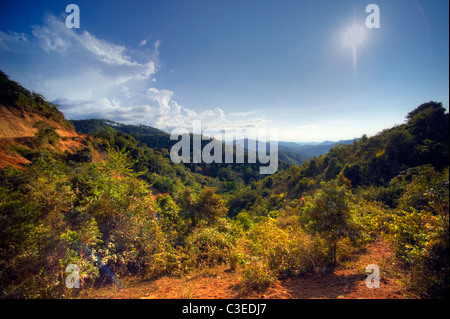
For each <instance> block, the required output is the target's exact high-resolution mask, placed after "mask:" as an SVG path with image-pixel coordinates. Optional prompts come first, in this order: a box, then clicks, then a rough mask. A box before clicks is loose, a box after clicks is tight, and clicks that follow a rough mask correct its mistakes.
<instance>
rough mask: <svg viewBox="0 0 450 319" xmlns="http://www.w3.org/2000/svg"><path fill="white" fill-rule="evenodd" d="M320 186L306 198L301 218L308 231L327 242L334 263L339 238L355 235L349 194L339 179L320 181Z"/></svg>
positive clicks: (353, 236) (354, 236)
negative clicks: (318, 235)
mask: <svg viewBox="0 0 450 319" xmlns="http://www.w3.org/2000/svg"><path fill="white" fill-rule="evenodd" d="M321 186H322V187H321V189H319V190H318V192H317V193H316V194H315V195H314V196H313V197H312V198H309V199H307V206H306V207H304V208H303V211H302V213H303V216H302V219H304V221H305V222H306V228H307V229H308V230H309V231H310V232H312V233H313V234H317V233H319V234H320V235H321V236H322V237H323V238H325V240H326V241H327V242H328V244H329V250H330V257H331V260H332V262H333V264H334V265H335V264H336V249H337V243H338V241H339V239H341V238H344V237H349V238H356V237H357V231H356V227H355V225H353V223H352V218H351V214H350V207H349V201H350V196H351V194H350V193H349V190H348V187H347V186H345V185H340V183H339V180H334V181H330V182H327V183H325V182H322V184H321Z"/></svg>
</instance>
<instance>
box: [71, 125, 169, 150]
mask: <svg viewBox="0 0 450 319" xmlns="http://www.w3.org/2000/svg"><path fill="white" fill-rule="evenodd" d="M71 122H72V124H73V125H74V127H75V129H76V131H77V132H79V133H84V134H90V135H96V134H99V133H101V132H106V131H108V130H109V128H113V129H114V130H115V131H119V132H122V133H125V134H130V135H132V136H133V137H134V139H135V140H136V141H138V142H141V143H145V144H146V145H147V146H148V147H151V148H165V149H170V147H171V146H172V145H173V143H174V142H173V141H171V140H170V135H169V134H168V133H166V132H163V131H161V130H159V129H157V128H154V127H151V126H147V125H128V124H123V123H119V122H114V121H110V120H107V119H90V120H72V121H71Z"/></svg>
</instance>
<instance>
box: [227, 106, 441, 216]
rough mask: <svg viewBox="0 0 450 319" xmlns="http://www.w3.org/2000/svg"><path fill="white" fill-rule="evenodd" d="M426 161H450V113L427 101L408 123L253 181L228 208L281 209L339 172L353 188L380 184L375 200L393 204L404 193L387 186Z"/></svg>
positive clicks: (437, 166) (408, 117)
mask: <svg viewBox="0 0 450 319" xmlns="http://www.w3.org/2000/svg"><path fill="white" fill-rule="evenodd" d="M425 165H428V166H430V167H432V168H433V169H436V170H437V171H442V170H443V169H444V168H446V167H448V165H449V114H448V112H447V111H446V109H445V108H444V107H443V106H442V103H437V102H428V103H424V104H422V105H420V106H418V107H417V108H415V109H414V110H413V111H411V112H410V113H408V114H407V115H406V121H405V123H404V124H401V125H397V126H395V127H393V128H390V129H385V130H383V131H381V132H379V133H378V134H376V135H375V136H372V137H367V136H366V135H364V136H362V138H361V139H359V140H355V141H354V142H353V143H352V144H350V145H342V144H341V145H338V146H335V147H333V148H331V149H330V151H329V152H328V153H327V154H325V155H323V156H320V157H314V158H313V159H311V160H309V161H307V162H305V164H304V165H303V166H301V167H298V166H291V167H290V168H289V169H288V170H284V171H280V172H278V173H276V174H273V175H271V176H268V177H266V178H265V179H264V180H262V181H259V182H256V183H254V184H253V185H251V186H249V187H248V188H246V189H245V190H242V191H241V193H240V194H237V195H236V196H235V197H234V198H233V199H232V200H231V201H230V202H229V208H230V212H229V213H230V214H231V215H235V214H238V213H239V212H240V211H241V210H242V209H246V210H252V209H256V208H257V209H258V210H259V211H261V208H263V209H264V210H266V211H270V210H275V209H279V208H281V207H284V205H285V204H286V203H288V202H289V201H290V200H292V199H296V198H300V197H301V196H304V195H306V194H310V193H313V192H314V191H316V190H317V189H318V188H320V183H321V182H328V181H331V180H333V179H335V178H337V177H338V176H339V175H341V176H343V177H345V178H346V179H348V180H349V182H350V183H351V186H352V187H353V188H354V189H356V188H358V187H360V188H361V187H371V189H372V190H373V189H378V191H377V193H376V194H373V195H374V198H372V199H378V200H381V201H383V202H384V203H385V204H388V205H390V206H393V205H395V203H396V201H397V200H398V198H399V197H400V196H401V192H400V191H399V190H398V189H397V190H396V191H393V192H389V191H387V190H386V189H389V187H397V186H398V185H397V186H393V184H395V183H397V182H398V178H397V179H396V177H397V176H399V178H406V179H408V181H411V179H412V176H413V175H417V173H418V172H420V171H421V169H420V168H421V167H423V166H425ZM405 183H407V181H405ZM279 194H283V196H281V197H279ZM277 196H278V197H277Z"/></svg>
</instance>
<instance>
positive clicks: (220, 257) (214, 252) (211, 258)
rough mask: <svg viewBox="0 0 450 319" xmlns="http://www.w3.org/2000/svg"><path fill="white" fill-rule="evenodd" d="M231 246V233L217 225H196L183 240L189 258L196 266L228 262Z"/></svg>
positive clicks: (209, 265)
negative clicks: (221, 229)
mask: <svg viewBox="0 0 450 319" xmlns="http://www.w3.org/2000/svg"><path fill="white" fill-rule="evenodd" d="M232 247H233V241H232V237H231V235H230V234H229V233H227V232H223V231H220V230H219V229H218V228H217V227H197V228H196V229H195V230H194V231H193V232H192V234H190V235H189V236H188V237H187V238H186V241H185V249H186V253H187V254H188V256H189V260H190V261H191V262H192V263H193V264H194V265H195V266H197V267H200V266H208V267H211V266H214V265H219V264H222V263H228V262H229V260H230V252H231V249H232Z"/></svg>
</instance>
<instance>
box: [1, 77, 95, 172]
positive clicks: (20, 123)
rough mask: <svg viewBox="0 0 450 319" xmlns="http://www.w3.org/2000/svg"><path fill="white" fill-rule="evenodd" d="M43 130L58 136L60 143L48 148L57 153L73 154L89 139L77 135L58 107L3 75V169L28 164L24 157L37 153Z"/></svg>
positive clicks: (85, 136)
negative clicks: (29, 151) (31, 151)
mask: <svg viewBox="0 0 450 319" xmlns="http://www.w3.org/2000/svg"><path fill="white" fill-rule="evenodd" d="M43 126H45V128H47V129H50V130H51V131H54V132H55V133H56V135H55V136H56V138H57V139H58V142H57V143H55V144H54V145H51V144H50V145H47V147H49V148H50V149H53V150H55V151H58V152H64V151H68V152H69V153H74V152H76V151H78V150H80V149H82V148H83V147H84V146H85V145H84V143H85V141H86V139H88V136H87V135H86V134H78V133H77V132H76V131H75V129H74V127H73V125H71V123H70V122H69V121H67V120H66V119H65V117H64V115H63V114H62V113H61V112H60V111H59V110H58V109H57V106H56V105H53V104H52V103H50V102H48V101H46V100H45V99H44V98H43V97H42V96H40V95H39V94H37V93H34V92H30V91H28V90H27V89H25V88H23V87H22V86H20V85H19V84H18V83H16V82H14V81H11V80H9V78H8V77H7V76H6V75H5V74H4V73H3V72H1V71H0V168H3V167H6V166H8V165H13V166H14V167H17V168H20V167H23V165H25V164H27V163H29V160H28V159H27V158H25V157H24V156H23V153H24V152H25V153H26V152H27V150H33V149H37V146H38V145H37V143H38V137H37V133H38V131H39V129H40V127H43ZM20 150H21V151H22V152H21V151H20ZM96 155H98V154H96Z"/></svg>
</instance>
